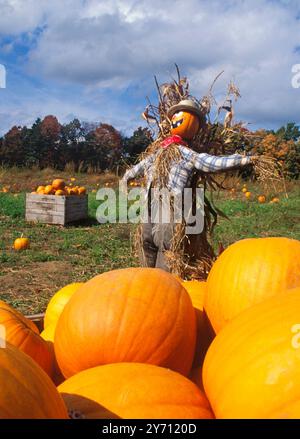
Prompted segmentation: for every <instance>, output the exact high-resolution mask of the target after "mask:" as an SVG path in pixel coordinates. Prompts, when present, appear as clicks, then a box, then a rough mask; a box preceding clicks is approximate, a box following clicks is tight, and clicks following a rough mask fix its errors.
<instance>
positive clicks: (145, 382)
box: [58, 363, 213, 419]
mask: <svg viewBox="0 0 300 439" xmlns="http://www.w3.org/2000/svg"><path fill="white" fill-rule="evenodd" d="M58 391H59V392H60V393H61V395H62V397H63V399H64V401H65V404H66V405H67V408H68V410H69V413H70V414H71V417H72V415H73V417H79V418H80V417H82V418H87V419H91V418H97V419H103V418H104V419H111V418H123V419H179V418H180V419H188V418H190V419H201V418H202V419H205V418H212V417H213V415H212V412H211V410H210V407H209V403H208V401H207V399H206V397H205V395H204V394H203V393H202V392H201V391H200V389H198V388H197V386H196V385H195V384H194V383H192V382H191V381H189V380H188V379H187V378H185V377H184V376H182V375H180V374H179V373H177V372H173V371H171V370H168V369H164V368H162V367H158V366H153V365H149V364H137V363H118V364H108V365H105V366H98V367H95V368H92V369H88V370H85V371H82V372H80V373H78V374H77V375H74V376H73V377H71V378H69V379H68V380H66V381H65V382H64V383H62V384H61V385H60V386H59V387H58Z"/></svg>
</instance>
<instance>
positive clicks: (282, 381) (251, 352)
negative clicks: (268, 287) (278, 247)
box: [203, 288, 300, 418]
mask: <svg viewBox="0 0 300 439" xmlns="http://www.w3.org/2000/svg"><path fill="white" fill-rule="evenodd" d="M299 316H300V288H296V289H294V290H289V291H286V292H284V294H279V295H277V296H274V297H271V298H269V299H267V300H265V301H264V302H262V303H260V304H258V305H255V306H253V307H252V308H250V309H248V310H246V311H244V312H243V313H241V314H240V315H239V316H237V317H236V318H235V319H233V320H232V321H231V322H230V323H228V325H227V326H226V327H225V328H224V329H223V330H222V331H221V332H220V333H219V334H218V335H217V336H216V338H215V340H214V341H213V342H212V344H211V345H210V348H209V350H208V352H207V355H206V357H205V361H204V366H203V383H204V388H205V391H206V394H207V396H208V398H209V401H210V403H211V406H212V408H213V410H214V413H215V415H216V417H218V418H300V332H299V331H300V318H299Z"/></svg>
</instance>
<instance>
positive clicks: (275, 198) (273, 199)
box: [270, 197, 280, 204]
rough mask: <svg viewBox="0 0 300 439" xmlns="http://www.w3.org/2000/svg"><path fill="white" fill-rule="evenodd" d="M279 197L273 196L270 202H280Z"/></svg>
mask: <svg viewBox="0 0 300 439" xmlns="http://www.w3.org/2000/svg"><path fill="white" fill-rule="evenodd" d="M279 201H280V200H279V198H277V197H274V198H272V200H271V201H270V203H272V204H273V203H279Z"/></svg>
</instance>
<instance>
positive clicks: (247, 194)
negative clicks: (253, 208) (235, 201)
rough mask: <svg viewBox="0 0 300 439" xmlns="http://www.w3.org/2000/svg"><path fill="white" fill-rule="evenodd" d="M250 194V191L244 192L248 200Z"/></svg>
mask: <svg viewBox="0 0 300 439" xmlns="http://www.w3.org/2000/svg"><path fill="white" fill-rule="evenodd" d="M251 196H252V194H251V192H250V191H246V192H245V197H246V198H247V199H248V200H249V199H250V198H251Z"/></svg>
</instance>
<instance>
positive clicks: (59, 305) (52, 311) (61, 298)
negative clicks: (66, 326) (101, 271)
mask: <svg viewBox="0 0 300 439" xmlns="http://www.w3.org/2000/svg"><path fill="white" fill-rule="evenodd" d="M82 285H83V282H74V283H72V284H69V285H66V286H65V287H63V288H61V289H60V290H59V291H57V292H56V293H55V294H54V296H52V298H51V300H50V301H49V303H48V306H47V308H46V311H45V317H44V327H45V328H47V327H48V326H49V325H52V324H55V325H56V323H57V320H58V318H59V316H60V315H61V313H62V311H63V309H64V307H65V305H66V304H67V303H68V301H69V300H70V298H71V297H72V296H73V294H74V293H75V292H76V291H77V290H78V289H79V288H80V287H81V286H82Z"/></svg>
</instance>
